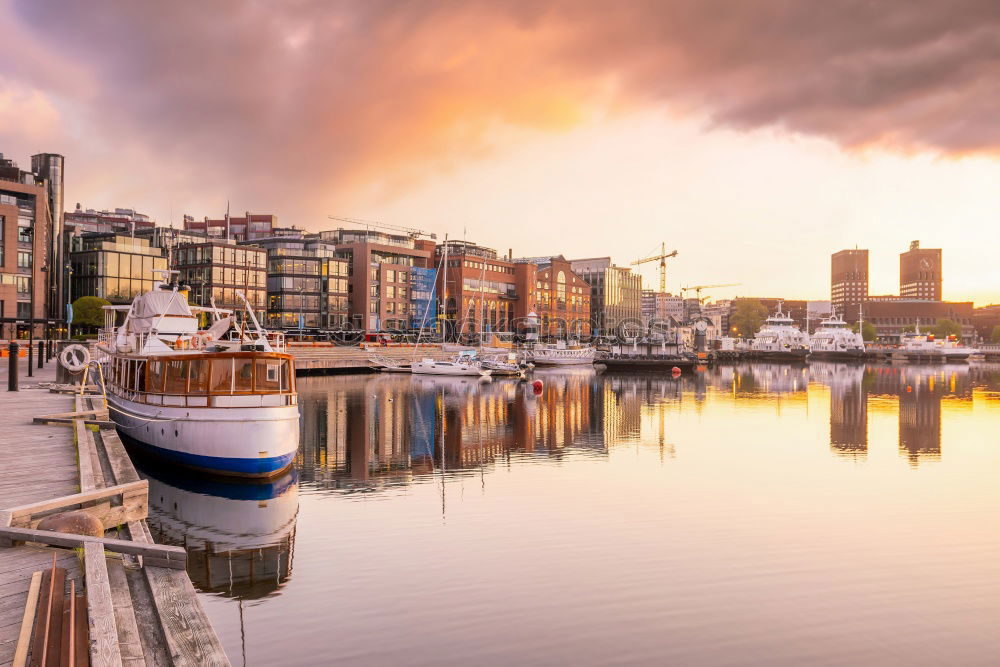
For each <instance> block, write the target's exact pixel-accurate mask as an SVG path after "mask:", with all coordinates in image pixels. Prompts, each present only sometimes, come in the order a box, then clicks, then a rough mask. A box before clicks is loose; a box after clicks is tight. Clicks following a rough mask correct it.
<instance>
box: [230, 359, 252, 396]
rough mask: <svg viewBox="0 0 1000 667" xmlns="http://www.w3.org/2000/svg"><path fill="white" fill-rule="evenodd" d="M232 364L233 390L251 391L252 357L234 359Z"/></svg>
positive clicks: (240, 391)
mask: <svg viewBox="0 0 1000 667" xmlns="http://www.w3.org/2000/svg"><path fill="white" fill-rule="evenodd" d="M233 365H234V370H233V377H234V378H235V383H234V391H236V393H246V392H251V391H253V359H234V360H233Z"/></svg>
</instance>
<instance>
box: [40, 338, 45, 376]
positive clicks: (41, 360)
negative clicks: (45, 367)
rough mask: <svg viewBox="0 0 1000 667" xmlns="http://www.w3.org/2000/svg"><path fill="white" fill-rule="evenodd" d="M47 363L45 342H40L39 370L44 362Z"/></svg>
mask: <svg viewBox="0 0 1000 667" xmlns="http://www.w3.org/2000/svg"><path fill="white" fill-rule="evenodd" d="M43 361H45V341H43V340H40V341H38V368H39V369H40V368H41V367H42V362H43Z"/></svg>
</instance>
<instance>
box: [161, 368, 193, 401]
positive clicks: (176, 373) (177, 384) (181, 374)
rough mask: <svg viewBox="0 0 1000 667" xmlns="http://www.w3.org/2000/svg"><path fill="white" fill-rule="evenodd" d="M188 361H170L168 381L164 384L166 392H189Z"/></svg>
mask: <svg viewBox="0 0 1000 667" xmlns="http://www.w3.org/2000/svg"><path fill="white" fill-rule="evenodd" d="M187 374H188V363H187V362H186V361H182V360H177V361H168V362H167V373H166V382H165V383H164V386H163V393H165V394H183V393H186V392H187Z"/></svg>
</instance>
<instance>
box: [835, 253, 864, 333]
mask: <svg viewBox="0 0 1000 667" xmlns="http://www.w3.org/2000/svg"><path fill="white" fill-rule="evenodd" d="M867 298H868V251H867V250H858V249H854V250H841V251H840V252H835V253H833V255H831V256H830V302H831V303H832V304H833V307H834V308H835V309H836V311H837V313H838V314H840V315H842V316H843V317H844V319H845V320H847V321H848V322H852V323H853V322H857V321H858V307H859V306H860V305H861V304H862V303H863V302H864V300H865V299H867Z"/></svg>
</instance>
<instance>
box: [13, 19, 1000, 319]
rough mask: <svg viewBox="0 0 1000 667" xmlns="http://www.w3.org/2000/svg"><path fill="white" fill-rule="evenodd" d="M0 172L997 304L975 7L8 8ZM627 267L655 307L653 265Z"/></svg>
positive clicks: (143, 199) (754, 287) (994, 81)
mask: <svg viewBox="0 0 1000 667" xmlns="http://www.w3.org/2000/svg"><path fill="white" fill-rule="evenodd" d="M0 26H3V29H2V30H0V35H2V36H0V151H2V152H3V153H4V154H5V155H6V156H7V157H11V158H13V159H15V160H17V161H19V162H20V164H21V166H22V167H27V166H28V165H29V163H30V159H29V156H30V155H31V154H32V153H36V152H43V151H44V152H58V153H62V154H64V155H65V156H66V161H67V162H66V163H67V168H66V179H67V180H66V188H67V192H66V200H67V204H68V207H72V206H73V205H74V204H75V203H76V202H80V203H82V204H83V205H84V207H93V208H107V207H114V206H130V207H135V208H137V209H138V210H140V211H142V212H146V213H148V214H150V215H152V216H153V217H155V219H156V220H157V221H159V222H160V223H162V224H166V223H168V222H169V221H170V220H171V219H172V220H173V221H174V222H175V223H177V224H179V221H180V219H181V216H182V214H184V213H189V214H192V215H194V216H196V217H199V218H200V217H202V216H205V215H210V216H213V217H218V216H220V215H221V214H222V213H223V212H224V211H225V208H226V202H227V200H229V201H230V202H232V209H233V211H234V212H235V211H240V212H242V211H245V210H251V211H254V212H260V213H265V212H267V213H275V214H277V215H278V217H279V221H280V222H281V223H282V224H283V225H297V226H300V227H303V228H306V229H310V230H319V229H323V228H329V227H330V226H333V224H334V223H331V222H330V221H328V220H327V219H326V216H327V215H328V214H335V215H342V216H349V217H358V218H367V219H373V220H381V221H384V222H387V223H391V224H396V225H405V226H413V227H420V228H425V229H429V230H432V231H436V232H438V233H439V234H443V233H445V232H448V233H450V234H451V235H452V236H453V237H462V236H466V237H467V238H468V239H469V240H472V241H476V242H478V243H481V244H484V245H488V246H491V247H495V248H497V249H498V250H500V251H501V252H506V250H507V249H508V248H513V250H514V253H515V255H522V256H523V255H542V254H553V253H562V254H564V255H565V256H567V257H570V258H573V257H591V256H602V255H609V254H610V255H611V256H612V257H613V258H614V259H615V261H616V262H618V263H619V264H627V263H629V262H630V261H632V260H634V259H637V258H639V257H643V256H646V255H648V254H651V253H652V252H653V251H654V250H656V249H658V248H659V244H660V242H661V241H665V242H666V243H667V246H668V248H669V249H677V250H678V252H679V255H678V257H677V258H676V259H673V260H669V261H670V264H669V274H668V289H670V290H673V291H676V290H677V288H678V287H679V286H681V285H687V284H697V283H714V282H739V283H742V285H740V286H739V287H735V288H730V289H724V290H717V291H715V292H714V293H713V294H714V295H715V296H717V297H726V296H734V295H737V294H740V295H755V296H785V297H788V298H814V299H825V298H829V278H830V276H829V273H830V267H829V255H830V253H831V252H833V251H836V250H839V249H842V248H846V247H855V246H859V247H862V248H869V249H870V250H871V274H872V277H871V291H872V292H873V293H876V294H884V293H896V292H897V290H898V269H899V260H898V254H899V252H901V251H903V250H905V249H906V248H907V246H908V244H909V242H910V241H911V240H913V239H919V240H920V241H921V243H922V245H923V246H925V247H941V248H943V249H944V271H945V283H944V295H945V298H947V299H972V300H975V301H976V302H977V305H985V304H987V303H994V302H1000V260H998V258H1000V252H998V251H1000V111H998V110H1000V3H998V2H997V1H996V0H951V1H949V2H942V1H940V0H934V1H927V0H905V1H903V0H901V1H898V2H891V1H886V2H861V1H858V0H854V1H838V0H824V1H823V2H811V1H807V0H803V1H801V2H793V1H790V0H783V1H777V0H754V1H746V2H741V1H739V0H691V1H687V2H682V1H670V0H660V1H650V2H642V1H638V0H636V1H631V2H617V3H612V2H607V1H604V0H552V1H545V0H524V1H507V2H501V1H499V0H492V1H490V0H483V1H477V0H467V1H464V2H458V1H453V2H449V1H437V2H434V1H430V0H428V1H425V2H415V1H413V2H388V1H385V2H378V1H368V2H334V1H326V0H316V1H308V0H291V1H286V2H280V3H279V2H237V1H235V0H234V1H232V2H226V1H213V2H169V3H167V2H161V3H142V2H139V3H137V2H133V1H127V0H122V1H120V2H111V1H108V2H68V1H66V2H46V1H41V0H23V1H11V0H0ZM648 266H649V267H650V268H648V269H647V270H644V271H643V274H644V276H645V279H646V283H647V285H651V286H655V281H656V270H655V266H653V265H648Z"/></svg>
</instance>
